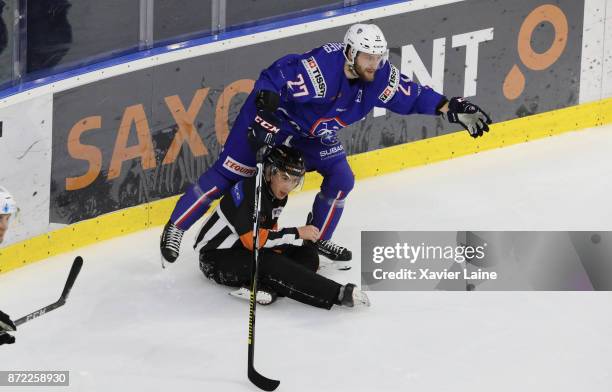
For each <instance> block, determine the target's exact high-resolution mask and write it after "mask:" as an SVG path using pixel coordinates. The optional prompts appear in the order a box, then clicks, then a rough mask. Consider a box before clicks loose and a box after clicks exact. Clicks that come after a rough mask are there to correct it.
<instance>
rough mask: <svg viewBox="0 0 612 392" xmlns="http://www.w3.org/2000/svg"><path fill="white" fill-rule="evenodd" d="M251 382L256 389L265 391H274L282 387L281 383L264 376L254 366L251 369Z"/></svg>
mask: <svg viewBox="0 0 612 392" xmlns="http://www.w3.org/2000/svg"><path fill="white" fill-rule="evenodd" d="M249 380H251V382H252V383H253V384H255V386H256V387H258V388H259V389H263V390H264V391H273V390H275V389H276V388H278V386H279V385H280V381H278V380H272V379H269V378H267V377H264V376H262V375H261V374H259V373H258V372H257V370H255V368H254V367H252V366H251V367H249Z"/></svg>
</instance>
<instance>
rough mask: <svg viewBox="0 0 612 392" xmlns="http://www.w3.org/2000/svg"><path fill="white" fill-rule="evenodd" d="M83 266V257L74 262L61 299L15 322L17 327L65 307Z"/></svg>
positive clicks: (78, 257)
mask: <svg viewBox="0 0 612 392" xmlns="http://www.w3.org/2000/svg"><path fill="white" fill-rule="evenodd" d="M82 266H83V258H82V257H81V256H77V257H76V258H75V259H74V262H73V263H72V267H71V268H70V273H69V274H68V279H67V280H66V285H65V286H64V290H63V291H62V295H61V296H60V297H59V299H58V300H57V301H55V302H54V303H52V304H51V305H47V306H45V307H44V308H42V309H38V310H37V311H35V312H32V313H30V314H28V315H26V316H23V317H22V318H20V319H19V320H17V321H15V325H21V324H23V323H26V322H28V321H30V320H33V319H35V318H37V317H40V316H42V315H43V314H45V313H48V312H50V311H52V310H55V309H57V308H59V307H60V306H62V305H64V304H65V303H66V300H67V299H68V295H69V294H70V290H72V285H74V281H75V280H76V278H77V276H78V275H79V272H81V267H82Z"/></svg>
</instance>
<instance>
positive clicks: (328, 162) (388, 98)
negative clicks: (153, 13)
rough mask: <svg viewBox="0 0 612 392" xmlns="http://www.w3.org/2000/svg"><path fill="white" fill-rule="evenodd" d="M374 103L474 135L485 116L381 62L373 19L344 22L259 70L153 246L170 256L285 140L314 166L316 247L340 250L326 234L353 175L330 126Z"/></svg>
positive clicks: (359, 115)
mask: <svg viewBox="0 0 612 392" xmlns="http://www.w3.org/2000/svg"><path fill="white" fill-rule="evenodd" d="M375 106H377V107H382V108H387V109H389V110H391V111H393V112H395V113H399V114H407V115H409V114H414V113H419V114H428V115H434V116H435V115H442V114H445V115H446V118H447V119H448V120H449V122H451V123H458V124H460V125H461V126H463V127H464V128H465V129H466V130H467V131H468V132H469V133H470V135H472V136H473V137H478V136H482V134H483V132H487V131H488V130H489V127H488V124H490V123H491V120H490V118H489V116H488V115H487V114H486V113H484V111H482V110H481V109H480V108H479V107H478V106H476V105H474V104H472V103H470V102H468V101H467V100H465V99H463V98H458V97H457V98H451V99H447V98H446V97H445V96H443V95H441V94H439V93H437V92H435V91H434V90H432V89H431V88H429V87H426V86H421V85H420V84H418V83H415V82H413V81H411V80H410V79H409V78H407V77H406V76H404V75H402V74H401V73H400V72H399V70H398V69H397V68H396V67H395V66H393V65H392V64H390V63H389V61H388V49H387V42H386V40H385V38H384V35H383V33H382V31H381V30H380V29H379V28H378V27H377V26H376V25H373V24H356V25H353V26H351V27H350V28H349V30H348V31H347V33H346V35H345V37H344V42H343V43H338V42H334V43H328V44H325V45H323V46H321V47H318V48H315V49H313V50H311V51H309V52H307V53H304V54H301V55H298V54H290V55H287V56H285V57H282V58H280V59H279V60H277V61H276V62H274V63H273V64H272V65H271V66H270V67H268V68H267V69H265V70H263V71H262V72H261V74H260V76H259V79H258V80H257V81H256V83H255V87H254V89H253V91H252V92H251V94H250V95H249V96H248V98H247V100H246V102H245V103H244V105H243V106H242V109H241V110H240V113H239V114H238V117H237V118H236V121H235V122H234V125H233V127H232V129H231V131H230V133H229V136H228V139H227V141H226V143H225V145H224V148H223V151H222V152H221V154H220V155H219V159H218V160H217V161H216V162H215V163H214V165H213V166H212V167H211V168H210V169H209V170H207V171H206V172H205V173H204V174H202V175H201V176H200V178H199V179H198V181H197V183H195V184H193V185H192V186H191V187H189V189H187V191H186V192H185V194H184V195H183V196H182V197H181V198H180V199H179V201H178V202H177V204H176V206H175V208H174V211H173V212H172V215H171V217H170V220H169V221H168V223H167V224H166V226H165V227H164V230H163V233H162V235H161V241H160V248H161V253H162V256H163V257H164V258H165V259H166V260H167V261H169V262H174V261H175V260H176V258H177V257H178V254H179V248H180V243H181V240H182V236H183V233H184V231H185V230H187V229H189V227H191V225H193V223H194V222H195V221H196V220H198V219H199V218H200V217H201V216H202V215H204V213H205V212H206V211H207V210H208V208H209V206H210V204H211V203H212V202H213V201H214V200H215V199H218V198H219V197H221V195H223V193H225V191H226V190H227V189H229V187H231V186H232V185H233V184H234V183H236V182H238V181H239V180H241V179H243V178H244V177H249V176H252V175H254V174H255V166H256V151H258V150H259V149H260V148H261V147H263V146H266V145H269V146H273V145H280V144H285V145H289V146H292V147H294V148H296V149H298V150H299V151H300V152H301V153H302V154H303V156H304V160H305V163H306V169H307V170H308V171H314V170H316V171H317V172H319V173H320V174H321V175H322V176H323V183H322V185H321V190H320V192H319V193H318V194H317V195H316V197H315V200H314V202H313V206H312V216H313V220H312V224H313V225H314V226H316V227H318V228H319V232H320V238H319V240H318V241H317V243H316V245H317V248H318V250H319V253H321V254H322V255H324V256H326V257H328V258H330V259H332V260H342V261H348V260H350V259H351V257H352V255H351V252H350V251H349V250H348V249H346V248H345V247H342V246H339V245H337V244H335V243H333V242H332V241H331V238H332V235H333V233H334V230H335V229H336V226H337V225H338V222H339V221H340V217H341V216H342V211H343V209H344V204H345V201H346V198H347V195H348V194H349V192H350V191H351V190H352V189H353V185H354V182H355V178H354V175H353V172H352V171H351V168H350V166H349V164H348V162H347V159H346V152H345V151H344V147H343V146H342V144H341V143H340V141H339V140H338V138H337V133H338V132H339V131H340V130H341V129H342V128H344V127H346V126H348V125H350V124H353V123H355V122H357V121H360V120H361V119H363V118H364V117H365V116H366V115H367V114H368V113H369V112H370V111H371V110H372V109H373V108H374V107H375ZM304 215H305V216H306V213H305V214H304Z"/></svg>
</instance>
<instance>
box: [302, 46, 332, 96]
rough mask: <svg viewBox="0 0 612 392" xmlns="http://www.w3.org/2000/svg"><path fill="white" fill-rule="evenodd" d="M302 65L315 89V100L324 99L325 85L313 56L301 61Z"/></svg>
mask: <svg viewBox="0 0 612 392" xmlns="http://www.w3.org/2000/svg"><path fill="white" fill-rule="evenodd" d="M302 64H303V65H304V68H306V72H307V73H308V76H309V77H310V81H311V82H312V85H313V86H314V89H315V94H316V97H317V98H323V97H325V93H326V92H327V83H325V78H324V77H323V73H322V72H321V68H320V67H319V64H318V63H317V60H315V58H314V56H310V57H308V58H307V59H304V60H302Z"/></svg>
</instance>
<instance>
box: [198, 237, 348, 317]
mask: <svg viewBox="0 0 612 392" xmlns="http://www.w3.org/2000/svg"><path fill="white" fill-rule="evenodd" d="M259 256H260V258H259V280H258V285H259V287H261V288H269V289H271V290H274V291H275V292H276V293H277V294H278V295H279V296H285V297H289V298H292V299H294V300H296V301H299V302H302V303H305V304H308V305H312V306H316V307H319V308H324V309H330V308H331V307H332V306H333V305H334V304H338V303H339V301H338V294H339V292H340V287H341V285H340V284H339V283H336V282H334V281H333V280H331V279H327V278H326V277H324V276H321V275H318V274H317V273H316V272H317V269H318V268H319V255H318V253H317V249H316V247H315V246H314V245H313V244H312V243H309V242H308V243H305V245H303V246H289V247H287V249H284V250H283V251H282V252H281V253H277V252H275V251H272V250H269V249H262V250H261V251H260V253H259ZM252 260H253V253H252V252H251V251H249V250H247V249H214V250H203V251H202V252H201V253H200V269H202V272H204V275H206V277H208V278H209V279H213V280H214V281H215V282H217V283H220V284H223V285H226V286H232V287H248V286H249V284H250V278H251V263H252Z"/></svg>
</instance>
